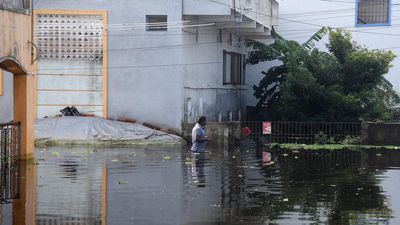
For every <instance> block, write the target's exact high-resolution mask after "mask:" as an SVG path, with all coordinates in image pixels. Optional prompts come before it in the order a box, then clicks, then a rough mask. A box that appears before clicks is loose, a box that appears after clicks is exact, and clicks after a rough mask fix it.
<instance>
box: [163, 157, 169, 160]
mask: <svg viewBox="0 0 400 225" xmlns="http://www.w3.org/2000/svg"><path fill="white" fill-rule="evenodd" d="M170 159H171V157H170V156H164V157H163V160H170Z"/></svg>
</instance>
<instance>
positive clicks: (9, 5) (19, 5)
mask: <svg viewBox="0 0 400 225" xmlns="http://www.w3.org/2000/svg"><path fill="white" fill-rule="evenodd" d="M31 7H32V0H0V10H1V9H3V10H8V11H13V12H19V13H31Z"/></svg>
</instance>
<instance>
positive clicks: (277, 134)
mask: <svg viewBox="0 0 400 225" xmlns="http://www.w3.org/2000/svg"><path fill="white" fill-rule="evenodd" d="M241 126H242V129H243V128H245V127H247V128H248V130H249V131H250V132H249V135H247V137H249V138H252V139H254V140H257V141H259V142H262V143H297V144H314V143H324V142H326V143H342V142H346V141H349V142H350V141H354V142H356V141H357V139H359V138H360V135H361V123H360V122H354V123H351V122H285V121H275V122H274V121H273V122H270V131H271V132H270V134H265V133H264V132H263V122H261V121H244V122H242V124H241ZM242 133H246V132H245V131H244V132H242ZM242 135H243V134H242Z"/></svg>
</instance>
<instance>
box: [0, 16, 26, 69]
mask: <svg viewBox="0 0 400 225" xmlns="http://www.w3.org/2000/svg"><path fill="white" fill-rule="evenodd" d="M30 25H31V16H30V15H27V14H21V13H14V12H9V11H5V10H0V34H1V35H0V46H1V48H0V60H1V58H3V57H6V56H7V57H13V58H15V59H16V60H17V61H18V62H19V63H20V64H21V65H22V66H23V67H24V68H25V69H26V70H27V71H30V72H32V65H31V44H30V43H28V42H29V41H31V26H30Z"/></svg>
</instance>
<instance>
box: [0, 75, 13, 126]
mask: <svg viewBox="0 0 400 225" xmlns="http://www.w3.org/2000/svg"><path fill="white" fill-rule="evenodd" d="M0 79H1V78H0ZM2 79H3V95H0V123H6V122H10V121H11V120H13V118H14V103H13V101H14V97H13V94H14V92H13V85H14V84H13V75H12V74H11V73H8V72H6V71H3V78H2Z"/></svg>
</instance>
